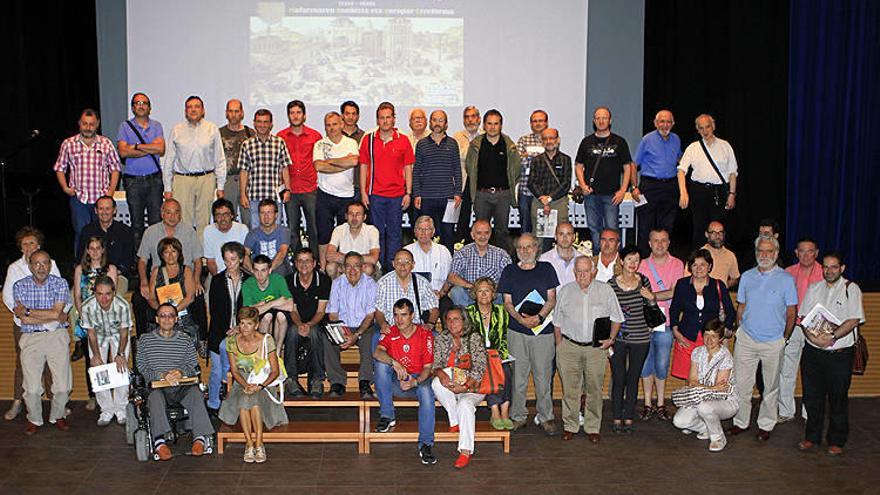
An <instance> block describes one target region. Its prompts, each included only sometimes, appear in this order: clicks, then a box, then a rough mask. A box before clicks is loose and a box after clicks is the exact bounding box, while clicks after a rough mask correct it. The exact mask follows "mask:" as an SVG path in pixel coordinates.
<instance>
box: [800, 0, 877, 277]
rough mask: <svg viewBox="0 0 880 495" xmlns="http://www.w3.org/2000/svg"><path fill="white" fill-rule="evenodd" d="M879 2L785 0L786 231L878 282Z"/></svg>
mask: <svg viewBox="0 0 880 495" xmlns="http://www.w3.org/2000/svg"><path fill="white" fill-rule="evenodd" d="M878 29H880V3H878V2H877V1H875V0H861V1H860V0H792V9H791V62H790V91H789V132H788V157H789V161H788V185H789V188H788V196H787V213H788V214H787V217H786V225H787V229H788V230H789V232H791V234H792V235H793V237H794V238H796V237H799V236H810V237H813V238H815V239H816V240H817V241H818V242H819V247H820V249H821V250H826V251H827V250H829V249H840V250H841V251H842V252H843V253H844V255H845V256H846V258H847V259H846V266H847V270H846V276H847V278H851V279H854V280H857V281H859V282H860V283H862V284H863V285H868V286H873V288H875V289H876V288H878V287H880V264H878V263H877V259H876V258H877V249H878V248H880V223H878V221H880V206H878V196H877V193H876V191H877V187H878V186H880V172H878V162H880V123H878V118H877V116H878V111H880V96H878V94H880V38H878V35H877V32H878Z"/></svg>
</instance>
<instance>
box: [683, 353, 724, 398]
mask: <svg viewBox="0 0 880 495" xmlns="http://www.w3.org/2000/svg"><path fill="white" fill-rule="evenodd" d="M720 362H721V360H720V359H719V360H717V361H715V363H714V364H712V366H710V367H709V369H707V370H706V373H704V374H703V376H702V378H701V379H700V383H705V382H706V379H707V378H709V375H710V374H712V371H713V370H714V369H715V366H717V365H718V363H720ZM729 396H730V387H729V386H728V390H727V391H719V390H712V389H710V388H708V387H704V386H702V385H699V386H696V387H682V388H680V389H678V390H675V391H673V392H672V403H673V404H675V406H676V407H687V406H698V405H700V403H701V402H703V401H707V400H726V399H727V398H728V397H729Z"/></svg>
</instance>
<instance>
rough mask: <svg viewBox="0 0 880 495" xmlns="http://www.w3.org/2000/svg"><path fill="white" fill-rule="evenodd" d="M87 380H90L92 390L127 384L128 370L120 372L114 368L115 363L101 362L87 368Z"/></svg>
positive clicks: (125, 385)
mask: <svg viewBox="0 0 880 495" xmlns="http://www.w3.org/2000/svg"><path fill="white" fill-rule="evenodd" d="M89 380H90V381H91V382H92V390H94V391H95V392H103V391H104V390H111V389H114V388H116V387H127V386H128V370H127V369H126V370H125V371H123V372H122V373H120V372H119V370H118V369H116V363H110V364H102V365H101V366H92V367H91V368H89Z"/></svg>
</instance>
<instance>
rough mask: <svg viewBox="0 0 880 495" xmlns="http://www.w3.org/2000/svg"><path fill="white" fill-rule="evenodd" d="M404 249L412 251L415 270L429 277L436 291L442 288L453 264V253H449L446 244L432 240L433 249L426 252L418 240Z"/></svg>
mask: <svg viewBox="0 0 880 495" xmlns="http://www.w3.org/2000/svg"><path fill="white" fill-rule="evenodd" d="M404 249H406V250H407V251H409V252H410V253H412V255H413V259H415V265H413V272H414V273H418V274H419V275H422V276H423V277H425V278H427V279H428V280H429V281H430V282H431V288H432V289H434V290H436V291H439V290H440V289H442V288H443V284H445V283H446V278H447V277H448V276H449V268H450V266H451V265H452V255H450V254H449V250H448V249H446V246H443V245H442V244H437V243H434V242H432V243H431V250H430V251H428V252H427V253H426V252H425V250H424V249H422V248H421V246H419V243H418V242H414V243H412V244H409V245H407V246H406V247H405V248H404Z"/></svg>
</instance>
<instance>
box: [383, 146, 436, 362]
mask: <svg viewBox="0 0 880 495" xmlns="http://www.w3.org/2000/svg"><path fill="white" fill-rule="evenodd" d="M404 139H406V138H404ZM379 345H381V346H382V347H384V348H385V352H387V353H388V355H389V356H391V358H392V359H394V360H395V361H397V362H398V363H400V364H402V365H403V366H404V367H405V368H406V371H408V372H409V373H411V374H414V375H417V374H419V373H421V372H422V370H423V369H424V368H425V365H426V364H432V363H433V362H434V334H433V333H431V331H430V330H428V329H427V328H425V327H423V326H421V325H416V331H415V332H413V334H412V335H410V337H409V338H406V337H404V336H403V334H402V333H400V330H398V329H397V325H394V326H392V327H391V331H390V332H388V333H385V334H382V336H380V337H379Z"/></svg>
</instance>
